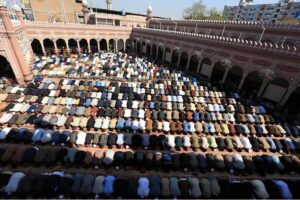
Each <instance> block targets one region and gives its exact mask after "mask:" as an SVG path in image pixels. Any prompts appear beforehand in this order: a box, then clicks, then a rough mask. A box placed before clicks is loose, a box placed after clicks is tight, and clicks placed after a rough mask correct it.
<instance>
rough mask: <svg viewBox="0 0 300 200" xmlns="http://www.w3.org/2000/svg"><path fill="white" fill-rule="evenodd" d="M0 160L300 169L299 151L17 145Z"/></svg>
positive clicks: (246, 169) (158, 167)
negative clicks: (280, 153) (173, 150)
mask: <svg viewBox="0 0 300 200" xmlns="http://www.w3.org/2000/svg"><path fill="white" fill-rule="evenodd" d="M0 161H1V164H3V165H7V164H11V165H12V166H17V165H24V166H25V165H26V166H28V165H32V164H34V165H42V164H43V165H46V166H48V167H49V166H55V165H57V164H58V163H59V164H60V165H62V164H64V165H65V166H72V167H94V168H96V169H98V168H99V167H101V168H108V167H116V168H117V169H119V168H124V169H127V168H128V167H132V168H134V169H147V170H151V169H156V170H166V171H169V170H188V169H190V170H193V171H195V170H197V171H199V170H200V171H202V172H206V171H208V170H211V171H212V170H218V171H228V172H230V173H234V172H236V173H254V172H258V173H260V174H262V175H265V174H266V173H274V172H279V173H288V172H295V171H296V172H299V169H300V159H299V157H298V156H296V155H283V156H277V155H276V154H271V155H269V154H262V155H253V156H250V155H246V154H245V155H240V154H238V153H237V154H215V153H207V154H204V153H194V152H190V153H164V152H159V151H157V150H156V151H151V150H147V151H144V150H137V151H115V150H112V149H108V150H95V151H94V150H93V151H89V150H86V151H85V150H80V149H78V148H67V147H36V146H22V147H19V148H16V146H14V145H8V146H3V147H1V148H0Z"/></svg>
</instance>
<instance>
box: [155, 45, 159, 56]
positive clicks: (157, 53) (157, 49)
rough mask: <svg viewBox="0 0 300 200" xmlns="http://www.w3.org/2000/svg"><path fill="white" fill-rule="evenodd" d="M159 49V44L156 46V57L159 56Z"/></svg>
mask: <svg viewBox="0 0 300 200" xmlns="http://www.w3.org/2000/svg"><path fill="white" fill-rule="evenodd" d="M158 49H159V46H158V47H157V48H156V55H155V59H157V56H158Z"/></svg>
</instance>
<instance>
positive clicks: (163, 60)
mask: <svg viewBox="0 0 300 200" xmlns="http://www.w3.org/2000/svg"><path fill="white" fill-rule="evenodd" d="M165 56H166V49H165V50H164V51H163V58H162V63H165V61H166V59H165Z"/></svg>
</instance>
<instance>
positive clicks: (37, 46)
mask: <svg viewBox="0 0 300 200" xmlns="http://www.w3.org/2000/svg"><path fill="white" fill-rule="evenodd" d="M31 49H32V51H33V53H35V54H36V55H43V49H42V45H41V43H40V41H39V40H38V39H35V38H34V39H33V40H32V42H31Z"/></svg>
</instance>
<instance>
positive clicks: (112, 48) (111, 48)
mask: <svg viewBox="0 0 300 200" xmlns="http://www.w3.org/2000/svg"><path fill="white" fill-rule="evenodd" d="M108 47H109V51H110V52H115V50H116V49H115V47H116V45H115V40H114V39H110V40H109V41H108Z"/></svg>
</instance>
